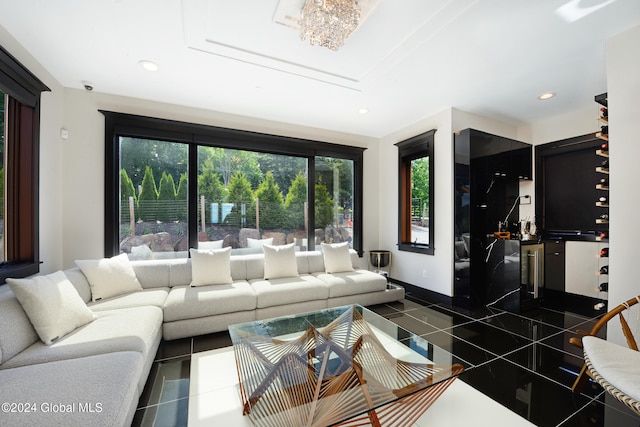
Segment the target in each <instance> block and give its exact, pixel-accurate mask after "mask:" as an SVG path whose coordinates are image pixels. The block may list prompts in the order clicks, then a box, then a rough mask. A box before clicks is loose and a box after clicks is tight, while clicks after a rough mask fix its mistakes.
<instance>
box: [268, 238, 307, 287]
mask: <svg viewBox="0 0 640 427" xmlns="http://www.w3.org/2000/svg"><path fill="white" fill-rule="evenodd" d="M262 250H263V251H264V278H265V279H278V278H280V277H296V276H297V275H298V264H297V263H296V248H295V246H294V244H293V243H291V244H289V245H282V246H271V245H266V244H265V245H263V246H262Z"/></svg>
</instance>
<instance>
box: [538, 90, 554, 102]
mask: <svg viewBox="0 0 640 427" xmlns="http://www.w3.org/2000/svg"><path fill="white" fill-rule="evenodd" d="M554 96H556V93H555V92H545V93H543V94H541V95H539V96H538V99H539V100H541V101H544V100H545V99H550V98H553V97H554Z"/></svg>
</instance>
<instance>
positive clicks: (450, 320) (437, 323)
mask: <svg viewBox="0 0 640 427" xmlns="http://www.w3.org/2000/svg"><path fill="white" fill-rule="evenodd" d="M406 313H407V314H408V315H409V316H411V317H415V318H416V319H418V320H420V321H422V322H424V323H426V324H428V325H431V326H433V327H435V328H437V329H451V328H453V327H455V326H459V325H464V324H467V323H471V322H473V321H474V320H473V319H472V318H470V317H467V316H465V315H462V314H460V313H456V312H455V311H449V310H447V309H445V308H443V307H439V306H430V307H424V308H417V309H415V310H410V311H407V312H406Z"/></svg>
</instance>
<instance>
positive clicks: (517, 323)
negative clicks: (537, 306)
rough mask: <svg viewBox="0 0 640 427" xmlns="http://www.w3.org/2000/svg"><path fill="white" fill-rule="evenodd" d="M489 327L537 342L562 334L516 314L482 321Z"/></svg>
mask: <svg viewBox="0 0 640 427" xmlns="http://www.w3.org/2000/svg"><path fill="white" fill-rule="evenodd" d="M482 321H483V322H485V323H488V324H489V325H491V326H494V327H496V328H499V329H503V330H505V331H508V332H513V333H514V334H518V335H520V336H522V337H525V338H529V339H531V340H534V341H535V340H539V339H543V338H547V337H550V336H552V335H555V334H558V333H560V332H562V329H560V328H557V327H555V326H551V325H549V324H546V323H543V322H541V321H539V320H535V319H529V318H527V317H523V316H521V315H518V314H513V313H506V312H505V313H500V314H498V315H495V316H491V317H488V318H486V319H483V320H482Z"/></svg>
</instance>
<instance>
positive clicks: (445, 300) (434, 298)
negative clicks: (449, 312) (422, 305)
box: [389, 277, 453, 306]
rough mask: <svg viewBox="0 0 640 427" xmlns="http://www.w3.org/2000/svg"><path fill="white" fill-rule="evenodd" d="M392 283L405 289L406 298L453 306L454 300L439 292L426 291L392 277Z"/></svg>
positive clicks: (390, 279)
mask: <svg viewBox="0 0 640 427" xmlns="http://www.w3.org/2000/svg"><path fill="white" fill-rule="evenodd" d="M389 281H390V282H391V283H394V284H396V285H400V286H402V287H403V288H404V292H405V296H409V297H414V298H418V299H421V300H423V301H427V302H432V303H437V304H446V305H451V306H452V305H453V298H452V297H450V296H447V295H444V294H441V293H439V292H434V291H430V290H429V289H424V288H421V287H418V286H415V285H412V284H410V283H406V282H403V281H402V280H398V279H394V278H392V277H390V278H389Z"/></svg>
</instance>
